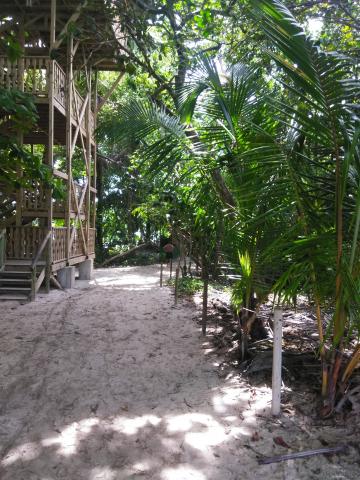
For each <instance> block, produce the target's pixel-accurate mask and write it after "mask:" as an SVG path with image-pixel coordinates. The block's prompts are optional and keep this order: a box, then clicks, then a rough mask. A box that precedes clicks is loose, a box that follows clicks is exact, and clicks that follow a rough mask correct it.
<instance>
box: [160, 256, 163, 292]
mask: <svg viewBox="0 0 360 480" xmlns="http://www.w3.org/2000/svg"><path fill="white" fill-rule="evenodd" d="M163 268H164V264H163V262H162V260H161V264H160V287H162V286H163Z"/></svg>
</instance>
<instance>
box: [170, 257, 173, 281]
mask: <svg viewBox="0 0 360 480" xmlns="http://www.w3.org/2000/svg"><path fill="white" fill-rule="evenodd" d="M172 268H173V264H172V258H170V280H171V278H172Z"/></svg>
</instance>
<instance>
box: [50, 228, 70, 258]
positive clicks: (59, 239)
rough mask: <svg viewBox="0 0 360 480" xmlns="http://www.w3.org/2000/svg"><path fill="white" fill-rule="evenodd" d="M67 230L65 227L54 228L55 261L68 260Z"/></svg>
mask: <svg viewBox="0 0 360 480" xmlns="http://www.w3.org/2000/svg"><path fill="white" fill-rule="evenodd" d="M66 232H67V229H66V228H65V227H57V228H53V229H52V261H53V263H58V262H63V261H65V260H66Z"/></svg>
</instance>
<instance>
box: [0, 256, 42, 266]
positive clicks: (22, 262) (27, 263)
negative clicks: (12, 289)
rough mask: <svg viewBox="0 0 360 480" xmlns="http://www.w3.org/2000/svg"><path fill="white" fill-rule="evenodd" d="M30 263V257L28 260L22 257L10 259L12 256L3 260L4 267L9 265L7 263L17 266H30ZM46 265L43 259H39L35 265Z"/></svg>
mask: <svg viewBox="0 0 360 480" xmlns="http://www.w3.org/2000/svg"><path fill="white" fill-rule="evenodd" d="M31 264H32V259H30V260H28V259H26V258H24V259H19V260H18V259H12V258H8V259H6V260H5V267H6V266H9V265H13V266H19V267H29V268H30V267H31ZM45 265H46V261H45V260H39V261H38V262H37V266H45Z"/></svg>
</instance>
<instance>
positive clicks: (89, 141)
mask: <svg viewBox="0 0 360 480" xmlns="http://www.w3.org/2000/svg"><path fill="white" fill-rule="evenodd" d="M86 76H87V86H88V95H89V100H88V103H87V107H86V108H87V110H86V155H85V158H86V162H87V165H86V172H87V186H86V188H87V192H86V202H85V222H86V251H85V254H86V255H88V253H89V244H90V201H91V190H90V186H91V153H92V152H91V144H92V135H93V132H92V131H91V98H92V95H91V88H92V86H91V80H92V72H91V67H90V66H89V67H88V69H87V71H86Z"/></svg>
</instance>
